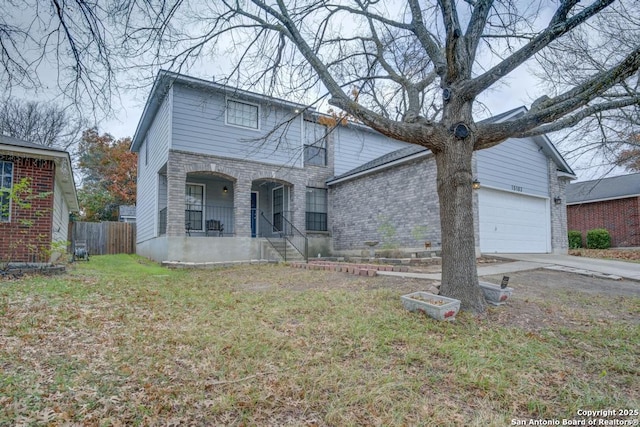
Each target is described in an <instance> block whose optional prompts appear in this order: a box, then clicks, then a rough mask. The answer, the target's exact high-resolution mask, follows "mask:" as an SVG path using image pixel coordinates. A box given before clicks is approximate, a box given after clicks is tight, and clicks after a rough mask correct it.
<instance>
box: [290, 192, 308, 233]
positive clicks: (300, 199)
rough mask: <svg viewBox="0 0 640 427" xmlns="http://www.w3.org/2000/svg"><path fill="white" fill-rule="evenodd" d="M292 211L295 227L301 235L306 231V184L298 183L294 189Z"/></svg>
mask: <svg viewBox="0 0 640 427" xmlns="http://www.w3.org/2000/svg"><path fill="white" fill-rule="evenodd" d="M292 193H293V194H292V196H291V203H292V204H293V206H292V207H291V211H293V225H294V227H296V228H297V229H298V230H300V232H301V233H303V234H304V233H305V229H306V210H307V187H306V185H305V183H304V182H296V183H295V184H294V185H293V187H292Z"/></svg>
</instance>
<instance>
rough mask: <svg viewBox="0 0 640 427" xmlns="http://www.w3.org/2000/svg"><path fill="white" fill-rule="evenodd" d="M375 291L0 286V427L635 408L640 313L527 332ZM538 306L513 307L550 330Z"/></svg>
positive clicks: (268, 279)
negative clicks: (415, 306)
mask: <svg viewBox="0 0 640 427" xmlns="http://www.w3.org/2000/svg"><path fill="white" fill-rule="evenodd" d="M384 280H391V279H384V278H380V277H375V278H366V277H355V276H354V277H351V276H346V275H344V274H342V273H334V272H328V271H308V270H301V269H293V268H289V267H286V266H280V265H261V266H240V267H234V268H228V269H216V270H167V269H164V268H161V267H159V266H157V265H155V264H153V263H150V262H148V261H146V260H143V259H141V258H138V257H135V256H127V255H118V256H102V257H98V256H96V257H92V258H91V261H90V262H80V263H76V264H74V265H73V266H72V267H71V270H70V272H69V273H68V274H66V275H63V276H57V277H31V278H23V279H21V280H11V281H0V367H1V369H0V425H14V424H23V425H47V424H49V425H67V424H84V425H101V426H110V425H156V424H157V425H169V424H171V423H174V425H178V424H184V425H293V426H299V425H336V426H337V425H340V426H342V425H478V426H485V425H511V421H512V419H529V418H535V419H538V418H544V419H562V418H584V417H580V416H578V415H577V411H578V410H587V409H588V410H599V409H605V410H612V409H634V408H635V409H638V408H640V382H639V381H638V377H639V376H640V364H638V360H640V328H639V324H638V318H639V317H640V297H626V298H616V299H615V301H610V302H612V303H613V302H615V307H617V309H618V310H619V311H620V313H621V314H624V315H621V316H620V317H616V316H615V313H614V314H613V315H611V316H607V317H606V318H600V317H598V316H596V315H591V314H590V313H591V311H590V309H589V307H590V306H592V307H593V306H595V305H597V304H599V301H598V299H594V298H587V297H585V298H582V299H578V300H577V301H578V302H575V301H574V304H582V305H583V306H584V307H583V309H582V310H574V309H573V308H572V309H571V310H566V311H560V313H561V316H562V317H563V322H562V324H561V325H557V326H554V324H552V325H551V326H545V327H542V328H539V329H527V328H523V327H521V326H519V325H518V322H513V324H510V322H509V320H508V319H507V320H506V321H505V320H504V319H502V318H503V317H504V316H503V315H504V314H505V313H506V311H504V310H505V309H508V307H502V308H498V309H491V311H490V313H489V315H487V316H486V317H485V318H483V319H478V318H474V317H472V316H469V315H465V314H464V313H461V314H459V315H458V316H457V320H456V321H455V322H454V323H446V322H436V321H433V320H431V319H428V318H425V317H422V316H420V315H416V314H411V313H408V312H406V311H405V310H404V309H403V308H402V305H401V303H400V298H399V296H400V294H401V293H403V292H405V289H403V286H407V285H406V284H403V283H401V282H398V283H395V282H393V283H392V282H384ZM397 280H400V279H397ZM334 283H337V284H336V285H335V286H334V285H333V284H334ZM533 285H535V284H533ZM415 286H417V285H416V284H415V283H411V285H410V287H415ZM517 298H522V297H519V296H518V294H517V293H515V294H514V301H518V300H517ZM563 298H566V295H563ZM552 300H553V298H551V297H550V298H548V299H544V300H543V299H541V298H539V297H535V296H533V297H527V300H526V301H525V300H524V299H522V300H521V301H520V303H521V304H525V303H526V304H529V305H535V306H536V308H537V309H539V310H540V312H541V313H542V315H543V316H547V315H550V314H549V313H551V312H552V311H553V310H557V308H554V307H553V305H552V302H553V301H552ZM572 300H575V298H572ZM500 310H503V311H500ZM545 313H546V314H545ZM514 315H517V313H514ZM498 318H500V319H502V320H500V321H497V319H498ZM632 418H638V417H632Z"/></svg>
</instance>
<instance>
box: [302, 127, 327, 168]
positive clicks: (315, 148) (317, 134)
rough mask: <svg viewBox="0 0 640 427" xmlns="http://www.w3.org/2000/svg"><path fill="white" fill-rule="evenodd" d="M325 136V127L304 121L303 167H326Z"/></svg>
mask: <svg viewBox="0 0 640 427" xmlns="http://www.w3.org/2000/svg"><path fill="white" fill-rule="evenodd" d="M327 134H328V129H327V127H326V126H324V125H322V124H319V123H316V122H312V121H309V120H305V121H304V165H305V166H326V165H327Z"/></svg>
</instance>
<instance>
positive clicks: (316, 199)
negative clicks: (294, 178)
mask: <svg viewBox="0 0 640 427" xmlns="http://www.w3.org/2000/svg"><path fill="white" fill-rule="evenodd" d="M306 229H307V231H327V190H326V189H324V188H307V212H306Z"/></svg>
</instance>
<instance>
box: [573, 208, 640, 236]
mask: <svg viewBox="0 0 640 427" xmlns="http://www.w3.org/2000/svg"><path fill="white" fill-rule="evenodd" d="M567 217H568V218H567V222H568V226H569V230H577V231H580V232H581V233H582V243H583V245H586V238H587V231H589V230H592V229H594V228H604V229H606V230H607V231H609V233H610V234H611V246H613V247H629V246H640V197H628V198H624V199H615V200H605V201H600V202H591V203H582V204H574V205H569V206H568V207H567Z"/></svg>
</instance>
